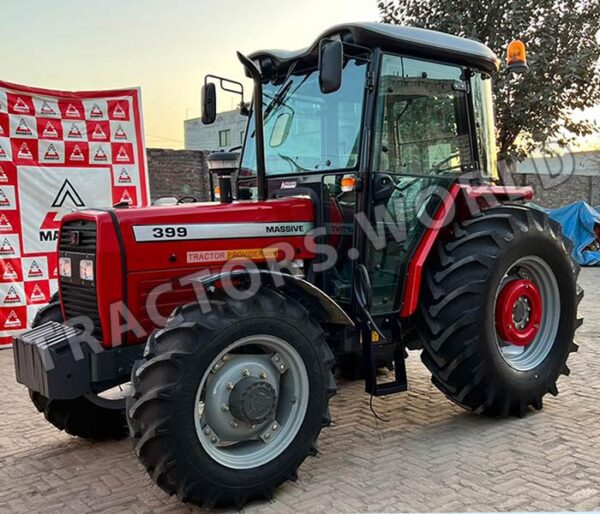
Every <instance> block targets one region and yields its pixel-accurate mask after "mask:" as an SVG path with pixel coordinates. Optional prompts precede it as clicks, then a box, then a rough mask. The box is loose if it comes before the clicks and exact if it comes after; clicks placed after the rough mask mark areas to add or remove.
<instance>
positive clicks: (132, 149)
mask: <svg viewBox="0 0 600 514" xmlns="http://www.w3.org/2000/svg"><path fill="white" fill-rule="evenodd" d="M143 134H144V132H143V125H142V109H141V99H140V91H139V89H124V90H114V91H93V92H66V91H50V90H46V89H37V88H30V87H25V86H20V85H16V84H9V83H6V82H2V81H0V345H1V344H10V343H11V342H12V336H13V335H15V334H17V333H18V332H19V331H22V330H24V329H25V328H27V326H28V325H30V324H31V321H32V320H33V317H34V316H35V313H36V312H37V310H38V309H39V307H40V306H41V305H44V304H46V303H47V302H48V300H49V298H50V296H51V295H52V294H53V293H54V291H56V288H57V278H58V272H57V264H58V263H57V257H56V240H57V236H58V227H59V224H60V219H61V217H62V216H63V215H64V214H65V213H67V212H70V211H72V210H74V209H82V208H86V207H111V206H112V205H114V204H117V203H121V202H127V203H129V204H130V205H148V203H149V200H150V194H149V190H148V177H147V164H146V151H145V145H144V136H143Z"/></svg>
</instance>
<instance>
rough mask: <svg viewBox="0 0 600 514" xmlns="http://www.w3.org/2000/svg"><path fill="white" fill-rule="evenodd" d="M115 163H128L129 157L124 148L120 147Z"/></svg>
mask: <svg viewBox="0 0 600 514" xmlns="http://www.w3.org/2000/svg"><path fill="white" fill-rule="evenodd" d="M117 161H120V162H129V155H127V150H125V147H123V146H121V148H119V151H118V152H117Z"/></svg>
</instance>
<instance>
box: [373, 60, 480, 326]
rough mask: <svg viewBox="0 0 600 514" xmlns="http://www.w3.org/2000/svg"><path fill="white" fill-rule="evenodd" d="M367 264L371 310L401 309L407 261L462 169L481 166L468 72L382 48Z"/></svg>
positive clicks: (379, 313) (376, 312) (380, 312)
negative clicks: (391, 52) (475, 135)
mask: <svg viewBox="0 0 600 514" xmlns="http://www.w3.org/2000/svg"><path fill="white" fill-rule="evenodd" d="M380 70H381V72H380V76H379V80H378V90H377V100H376V110H375V142H374V145H373V148H374V155H373V161H372V163H373V164H372V170H373V171H372V173H371V175H370V184H369V185H370V187H369V188H368V191H369V192H368V195H369V202H368V204H369V208H368V211H367V212H368V214H367V217H368V225H369V227H370V228H367V229H366V230H364V228H363V231H364V232H365V236H366V237H365V259H364V263H363V264H364V266H365V267H366V269H367V271H368V275H369V278H370V283H371V290H372V298H371V302H370V309H369V310H370V313H371V315H372V316H373V317H374V318H376V317H379V316H385V315H388V314H390V313H394V312H398V311H399V310H400V309H401V308H402V305H401V297H402V292H403V287H404V280H405V275H406V268H407V264H408V263H409V262H410V259H411V257H412V255H413V252H414V251H415V249H416V247H417V246H418V244H419V242H420V240H421V238H422V236H423V234H424V232H425V231H426V230H427V227H428V226H429V225H430V223H431V221H430V220H431V219H432V217H433V215H434V214H435V211H436V210H437V208H438V206H439V205H440V203H441V201H442V200H441V199H442V198H444V196H445V193H446V192H447V191H448V189H449V188H450V186H451V184H452V183H453V182H454V181H455V180H456V179H457V177H458V176H460V175H461V174H464V173H466V172H472V171H473V170H475V169H476V168H478V164H477V155H476V152H477V150H476V148H475V146H476V145H474V144H473V142H474V140H475V138H474V136H473V134H474V131H473V125H472V123H471V119H472V117H471V113H470V109H469V90H468V87H469V81H468V77H467V73H468V72H467V71H466V70H465V69H463V68H462V67H460V66H454V65H448V64H440V63H435V62H430V61H424V60H419V59H414V58H409V57H404V56H398V55H392V54H383V55H382V60H381V66H380Z"/></svg>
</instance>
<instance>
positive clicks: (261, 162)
mask: <svg viewBox="0 0 600 514" xmlns="http://www.w3.org/2000/svg"><path fill="white" fill-rule="evenodd" d="M237 56H238V59H239V60H240V62H241V63H242V65H243V66H244V68H246V71H247V72H248V74H249V75H250V77H251V78H252V80H253V81H254V133H255V141H256V175H257V186H258V200H259V201H265V200H266V199H267V173H266V166H265V131H264V127H263V93H262V76H261V74H260V70H259V69H258V67H257V66H256V64H254V63H253V62H252V61H251V60H250V59H249V58H248V57H246V56H245V55H244V54H242V53H240V52H237Z"/></svg>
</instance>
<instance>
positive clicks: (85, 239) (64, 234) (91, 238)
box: [58, 220, 96, 255]
mask: <svg viewBox="0 0 600 514" xmlns="http://www.w3.org/2000/svg"><path fill="white" fill-rule="evenodd" d="M75 232H76V233H77V244H73V243H72V242H71V237H72V235H73V233H75ZM58 248H59V251H61V252H78V253H93V254H94V255H95V254H96V222H95V221H88V220H77V221H69V222H68V223H65V224H64V225H63V226H62V231H61V234H60V242H59V245H58Z"/></svg>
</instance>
